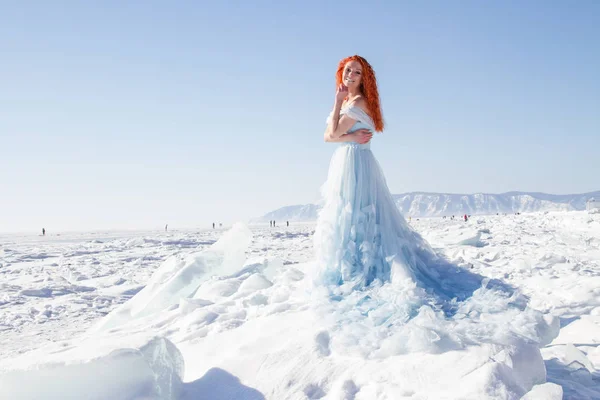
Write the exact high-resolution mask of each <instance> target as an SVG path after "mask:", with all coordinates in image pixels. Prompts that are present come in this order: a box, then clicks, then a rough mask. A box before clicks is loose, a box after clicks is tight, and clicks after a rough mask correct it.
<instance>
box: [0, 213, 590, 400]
mask: <svg viewBox="0 0 600 400" xmlns="http://www.w3.org/2000/svg"><path fill="white" fill-rule="evenodd" d="M282 221H283V220H282ZM282 221H278V225H280V226H279V227H277V228H270V227H268V226H266V227H265V226H258V225H257V226H252V227H250V229H249V228H248V227H246V226H245V225H243V224H239V225H236V226H234V227H232V228H231V229H228V230H220V229H217V230H207V231H187V232H186V231H180V232H177V231H175V232H169V233H166V232H108V233H106V232H104V233H77V234H75V233H71V234H62V235H60V236H56V235H49V236H45V237H42V236H26V235H21V236H11V235H3V236H0V371H1V372H0V398H11V399H34V398H51V399H54V398H56V399H59V398H60V399H68V398H73V399H75V398H98V399H101V398H111V399H142V398H144V399H158V398H161V399H162V398H164V399H217V400H218V399H232V398H235V399H265V398H266V399H284V398H285V399H307V398H308V399H318V398H323V399H357V400H358V399H518V398H525V399H549V400H552V399H561V398H563V396H564V398H565V399H578V400H579V399H596V398H600V347H599V346H598V344H599V343H600V239H599V238H600V215H598V214H588V213H586V212H545V213H533V214H521V215H507V216H503V215H499V216H496V215H494V216H486V217H481V216H480V217H473V218H472V219H470V220H469V221H468V222H464V221H458V220H450V219H442V218H421V219H419V220H416V219H414V218H413V220H412V222H411V224H412V225H413V226H414V227H415V228H416V229H417V230H418V231H419V232H420V233H421V234H422V235H423V236H424V237H425V238H426V239H427V240H428V241H429V242H430V243H431V245H432V246H433V247H434V248H436V249H437V250H438V251H439V252H441V253H443V254H444V255H445V256H446V258H447V259H448V261H450V262H451V263H453V264H454V265H456V266H457V267H458V268H459V270H457V271H459V272H460V269H462V270H464V271H465V272H464V274H465V275H464V276H469V275H467V271H468V273H469V274H474V275H481V276H484V277H487V278H489V279H490V281H489V282H492V281H493V280H498V281H502V282H504V284H505V285H508V286H511V287H514V288H517V289H518V292H519V295H522V296H526V297H527V298H528V304H529V308H526V309H524V311H523V312H525V313H535V312H539V313H540V314H539V315H540V316H541V318H542V319H543V321H542V322H543V323H541V324H539V325H535V326H534V325H527V324H525V323H524V322H523V321H525V319H520V318H522V316H523V315H524V314H523V312H517V311H515V312H514V314H511V313H510V312H509V311H507V310H510V309H511V308H510V307H511V306H510V302H511V301H513V300H515V301H516V300H517V298H516V297H506V298H500V299H499V298H496V297H494V299H495V302H494V303H493V304H490V303H485V301H486V300H487V299H489V298H490V297H488V296H487V295H486V293H487V292H486V291H489V290H492V289H493V287H492V286H490V287H482V288H480V289H479V290H478V291H477V293H476V294H474V295H473V296H472V298H470V300H471V303H469V299H467V301H466V302H465V303H464V304H463V307H466V305H467V304H468V305H469V307H470V308H469V310H466V309H463V310H462V311H461V309H458V311H457V314H461V313H462V314H464V318H461V319H457V318H454V317H453V318H447V317H446V316H444V314H443V312H441V310H436V309H435V307H424V308H423V307H422V308H420V309H419V310H416V312H414V313H413V312H412V311H411V310H406V309H404V308H403V307H404V306H405V305H406V304H408V302H407V301H406V299H410V298H411V297H410V296H413V295H414V294H415V293H417V294H418V291H419V288H415V287H412V286H411V285H410V280H404V281H403V282H404V283H403V284H402V285H399V284H395V285H383V286H380V287H378V288H376V289H373V290H371V291H369V292H368V293H367V292H362V293H361V292H344V291H343V290H342V291H341V292H340V293H339V298H337V300H336V301H331V299H330V298H329V297H328V295H327V294H325V293H323V291H320V290H319V289H318V288H315V287H314V286H313V284H312V281H311V279H310V271H311V263H310V261H311V259H312V232H313V230H314V226H313V225H311V224H298V225H297V224H292V226H290V227H289V228H288V227H285V226H282V225H283V224H282V223H281V222H282ZM395 280H396V282H400V281H402V280H401V279H399V278H398V279H395ZM486 282H488V280H484V286H485V284H486ZM476 300H477V302H476ZM481 305H485V306H486V307H491V306H493V307H495V308H496V309H497V311H498V313H489V309H488V310H487V311H486V312H488V313H486V312H481V311H477V310H478V309H477V307H478V306H481ZM534 310H535V311H534ZM475 311H477V312H475ZM532 315H536V314H532ZM403 316H405V317H406V321H404V322H402V318H405V317H403ZM510 316H513V317H514V318H508V319H507V317H510ZM482 318H484V319H485V321H481V319H482ZM401 322H402V323H401ZM394 324H395V325H394ZM389 326H393V327H394V329H393V330H392V329H390V328H389ZM476 327H479V328H480V329H481V330H480V331H476V330H474V328H476ZM494 327H496V328H494ZM508 328H510V329H511V330H510V331H512V332H519V336H518V337H510V336H504V334H505V333H506V332H509V329H508ZM467 333H468V334H467ZM523 338H537V341H536V340H525V339H523ZM467 339H468V340H467ZM100 376H102V379H98V377H100ZM92 393H93V394H92ZM93 396H96V397H93Z"/></svg>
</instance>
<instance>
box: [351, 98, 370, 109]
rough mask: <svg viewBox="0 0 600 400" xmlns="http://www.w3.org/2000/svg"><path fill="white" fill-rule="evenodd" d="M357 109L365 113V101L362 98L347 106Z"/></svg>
mask: <svg viewBox="0 0 600 400" xmlns="http://www.w3.org/2000/svg"><path fill="white" fill-rule="evenodd" d="M352 107H357V108H359V109H361V110H362V111H364V112H367V110H368V109H367V101H366V100H365V98H364V97H362V96H361V97H359V98H357V99H356V100H354V101H352V103H350V104H348V108H352Z"/></svg>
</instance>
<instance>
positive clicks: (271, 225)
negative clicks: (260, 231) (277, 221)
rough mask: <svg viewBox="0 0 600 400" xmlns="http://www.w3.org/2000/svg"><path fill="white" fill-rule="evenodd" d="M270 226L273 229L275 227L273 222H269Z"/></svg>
mask: <svg viewBox="0 0 600 400" xmlns="http://www.w3.org/2000/svg"><path fill="white" fill-rule="evenodd" d="M269 226H270V227H271V228H272V227H273V221H272V220H269Z"/></svg>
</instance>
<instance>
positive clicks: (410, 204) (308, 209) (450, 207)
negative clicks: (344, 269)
mask: <svg viewBox="0 0 600 400" xmlns="http://www.w3.org/2000/svg"><path fill="white" fill-rule="evenodd" d="M393 197H394V201H395V202H396V206H398V209H400V211H401V212H402V214H404V215H406V216H413V217H436V216H443V215H462V214H469V215H477V214H479V215H484V214H488V215H489V214H496V213H515V212H535V211H559V210H563V211H569V210H585V204H586V202H587V201H588V200H589V199H590V198H595V199H596V200H599V199H600V191H597V192H590V193H583V194H559V195H556V194H546V193H536V192H508V193H501V194H488V193H475V194H450V193H425V192H412V193H404V194H395V195H393ZM319 209H320V207H319V206H318V205H316V204H304V205H294V206H286V207H282V208H280V209H277V210H274V211H271V212H269V213H267V214H265V215H263V216H262V217H259V218H255V219H254V220H252V222H267V221H270V220H275V221H279V223H282V222H284V221H314V220H316V219H317V214H318V211H319Z"/></svg>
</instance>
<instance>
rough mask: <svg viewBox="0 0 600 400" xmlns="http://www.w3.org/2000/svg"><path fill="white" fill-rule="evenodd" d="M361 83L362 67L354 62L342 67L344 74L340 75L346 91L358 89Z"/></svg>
mask: <svg viewBox="0 0 600 400" xmlns="http://www.w3.org/2000/svg"><path fill="white" fill-rule="evenodd" d="M361 81H362V66H361V65H360V63H359V62H358V61H356V60H352V61H348V62H347V63H346V65H344V73H343V74H342V82H343V83H344V85H346V86H347V87H348V89H356V88H359V87H360V83H361Z"/></svg>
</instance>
